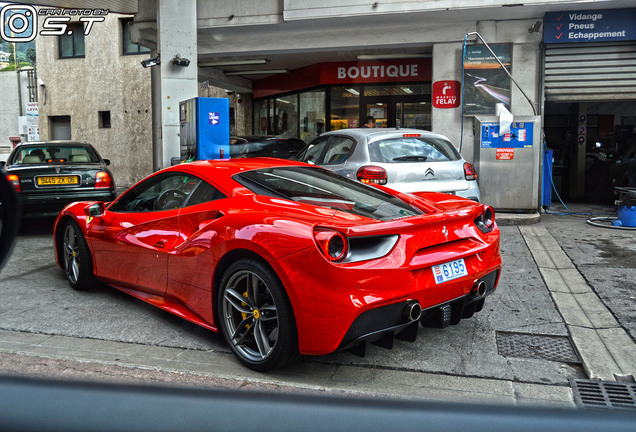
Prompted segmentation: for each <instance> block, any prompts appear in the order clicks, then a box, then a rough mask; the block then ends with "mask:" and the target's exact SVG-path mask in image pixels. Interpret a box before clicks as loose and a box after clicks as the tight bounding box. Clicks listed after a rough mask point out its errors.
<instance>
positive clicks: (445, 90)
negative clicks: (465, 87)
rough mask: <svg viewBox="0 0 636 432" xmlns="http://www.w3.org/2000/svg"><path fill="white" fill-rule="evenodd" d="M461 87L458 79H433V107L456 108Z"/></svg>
mask: <svg viewBox="0 0 636 432" xmlns="http://www.w3.org/2000/svg"><path fill="white" fill-rule="evenodd" d="M461 88H462V87H461V83H460V82H459V81H450V80H445V81H435V82H434V83H433V107H434V108H457V107H458V106H459V94H460V93H461Z"/></svg>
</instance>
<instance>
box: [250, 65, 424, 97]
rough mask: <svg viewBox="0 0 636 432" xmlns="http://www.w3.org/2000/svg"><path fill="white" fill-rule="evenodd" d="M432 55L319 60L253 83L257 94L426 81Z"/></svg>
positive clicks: (262, 95) (266, 94) (264, 94)
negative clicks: (355, 59) (325, 86)
mask: <svg viewBox="0 0 636 432" xmlns="http://www.w3.org/2000/svg"><path fill="white" fill-rule="evenodd" d="M431 71H432V67H431V59H430V58H425V59H405V60H386V61H358V62H355V61H351V62H332V63H318V64H315V65H311V66H307V67H304V68H301V69H296V70H294V71H291V72H289V73H287V74H281V75H274V76H271V77H269V78H263V79H260V80H257V81H254V83H253V90H254V98H256V99H258V98H261V97H265V96H271V95H274V94H279V93H286V92H290V91H297V90H301V89H305V88H311V87H315V86H318V85H338V84H343V85H347V84H370V83H392V82H393V83H401V82H427V81H430V80H431Z"/></svg>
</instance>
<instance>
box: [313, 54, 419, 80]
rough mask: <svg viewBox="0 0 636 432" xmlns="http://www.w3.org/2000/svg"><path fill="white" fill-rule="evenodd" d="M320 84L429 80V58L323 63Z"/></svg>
mask: <svg viewBox="0 0 636 432" xmlns="http://www.w3.org/2000/svg"><path fill="white" fill-rule="evenodd" d="M321 66H322V67H321V70H320V83H321V84H354V83H381V82H411V81H429V80H430V79H431V62H430V59H412V60H394V61H377V62H343V63H324V64H322V65H321Z"/></svg>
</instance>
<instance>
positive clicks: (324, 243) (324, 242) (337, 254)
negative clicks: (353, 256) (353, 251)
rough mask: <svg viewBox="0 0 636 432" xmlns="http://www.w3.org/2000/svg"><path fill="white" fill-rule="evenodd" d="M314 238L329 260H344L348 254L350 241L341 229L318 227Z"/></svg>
mask: <svg viewBox="0 0 636 432" xmlns="http://www.w3.org/2000/svg"><path fill="white" fill-rule="evenodd" d="M314 238H315V239H316V244H317V245H318V248H319V249H320V252H322V254H323V255H324V256H325V258H327V259H328V260H329V261H332V262H337V261H342V260H343V259H344V258H345V257H346V256H347V252H348V250H349V242H348V241H347V238H346V237H345V236H344V234H342V233H341V232H340V231H336V230H330V229H325V228H317V229H315V230H314Z"/></svg>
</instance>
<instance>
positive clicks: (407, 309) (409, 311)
mask: <svg viewBox="0 0 636 432" xmlns="http://www.w3.org/2000/svg"><path fill="white" fill-rule="evenodd" d="M402 316H403V317H404V318H406V319H407V320H409V321H411V322H414V321H417V320H419V319H420V317H421V316H422V306H420V304H419V303H418V302H416V301H414V302H410V303H407V305H406V306H404V310H403V311H402Z"/></svg>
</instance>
